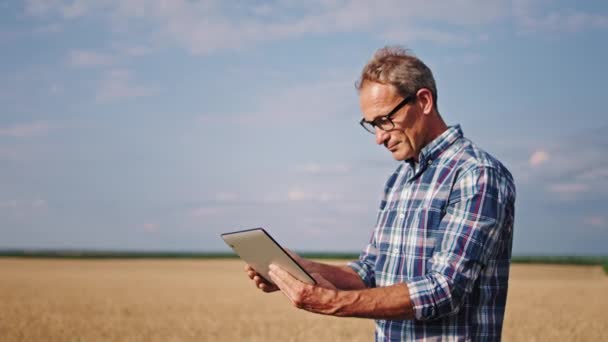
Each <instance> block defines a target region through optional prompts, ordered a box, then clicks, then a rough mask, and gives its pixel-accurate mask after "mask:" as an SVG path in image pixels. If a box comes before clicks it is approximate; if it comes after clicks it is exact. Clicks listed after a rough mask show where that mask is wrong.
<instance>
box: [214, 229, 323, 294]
mask: <svg viewBox="0 0 608 342" xmlns="http://www.w3.org/2000/svg"><path fill="white" fill-rule="evenodd" d="M222 239H224V242H226V244H227V245H228V246H230V248H232V249H233V250H234V251H235V252H236V254H238V255H239V256H240V257H241V259H243V260H244V261H245V262H246V263H248V264H249V265H250V266H251V267H253V269H254V270H255V271H256V272H258V273H259V274H260V275H261V276H262V277H263V278H264V279H266V280H267V281H268V282H270V283H272V284H274V283H273V282H272V280H271V279H270V276H269V275H268V270H269V269H268V266H270V264H275V265H278V266H281V267H282V268H283V269H285V270H286V271H287V272H289V273H290V274H291V275H292V276H294V277H296V278H297V279H299V280H300V281H302V282H305V283H308V284H316V283H317V282H316V281H315V280H314V279H313V277H311V276H310V274H308V272H306V270H304V267H302V266H300V264H298V263H297V262H296V261H295V260H294V259H293V258H292V257H291V255H289V254H288V253H287V252H286V251H285V250H284V249H283V247H281V245H279V244H278V243H277V242H276V241H275V240H274V239H273V238H272V236H270V234H268V232H266V231H265V230H264V229H263V228H254V229H246V230H240V231H236V232H230V233H224V234H222Z"/></svg>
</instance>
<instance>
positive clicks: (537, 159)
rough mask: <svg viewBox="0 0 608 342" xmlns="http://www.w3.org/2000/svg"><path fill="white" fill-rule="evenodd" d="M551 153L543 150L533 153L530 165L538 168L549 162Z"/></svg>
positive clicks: (529, 161)
mask: <svg viewBox="0 0 608 342" xmlns="http://www.w3.org/2000/svg"><path fill="white" fill-rule="evenodd" d="M549 158H550V157H549V153H548V152H547V151H545V150H543V149H539V150H536V151H534V152H532V155H531V156H530V159H529V160H528V164H529V165H530V166H532V167H538V166H540V165H542V164H544V163H546V162H547V161H549Z"/></svg>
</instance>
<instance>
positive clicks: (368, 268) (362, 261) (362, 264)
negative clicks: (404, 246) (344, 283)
mask: <svg viewBox="0 0 608 342" xmlns="http://www.w3.org/2000/svg"><path fill="white" fill-rule="evenodd" d="M375 236H376V233H375V232H374V233H373V234H372V238H371V239H370V242H369V244H368V245H367V247H366V248H365V250H364V251H363V252H361V254H360V255H359V260H356V261H351V262H349V263H348V266H349V267H350V268H352V269H353V270H354V271H355V272H357V274H358V275H359V277H361V280H363V283H365V286H366V287H368V288H371V287H376V276H375V271H374V270H375V265H376V257H377V255H378V249H377V247H376V238H375Z"/></svg>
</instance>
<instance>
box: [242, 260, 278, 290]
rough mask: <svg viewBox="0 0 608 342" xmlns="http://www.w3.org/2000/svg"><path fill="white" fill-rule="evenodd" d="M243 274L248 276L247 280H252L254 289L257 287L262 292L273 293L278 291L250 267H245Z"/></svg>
mask: <svg viewBox="0 0 608 342" xmlns="http://www.w3.org/2000/svg"><path fill="white" fill-rule="evenodd" d="M245 272H246V273H247V275H248V276H249V279H251V280H253V282H254V283H255V287H257V288H258V289H260V290H262V291H264V292H275V291H278V290H279V288H278V287H277V286H276V285H274V284H272V283H270V282H268V281H266V280H265V279H264V278H262V276H261V275H260V274H259V273H258V272H256V271H255V270H254V269H253V268H252V267H251V266H249V265H247V266H245Z"/></svg>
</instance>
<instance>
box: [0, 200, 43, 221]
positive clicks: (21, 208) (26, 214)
mask: <svg viewBox="0 0 608 342" xmlns="http://www.w3.org/2000/svg"><path fill="white" fill-rule="evenodd" d="M47 209H48V204H47V202H46V201H45V200H43V199H40V198H37V199H28V200H23V199H12V200H4V201H1V200H0V215H3V216H4V215H6V217H11V218H15V219H19V220H21V219H28V218H31V217H33V216H35V215H38V214H41V213H43V212H44V211H46V210H47Z"/></svg>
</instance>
